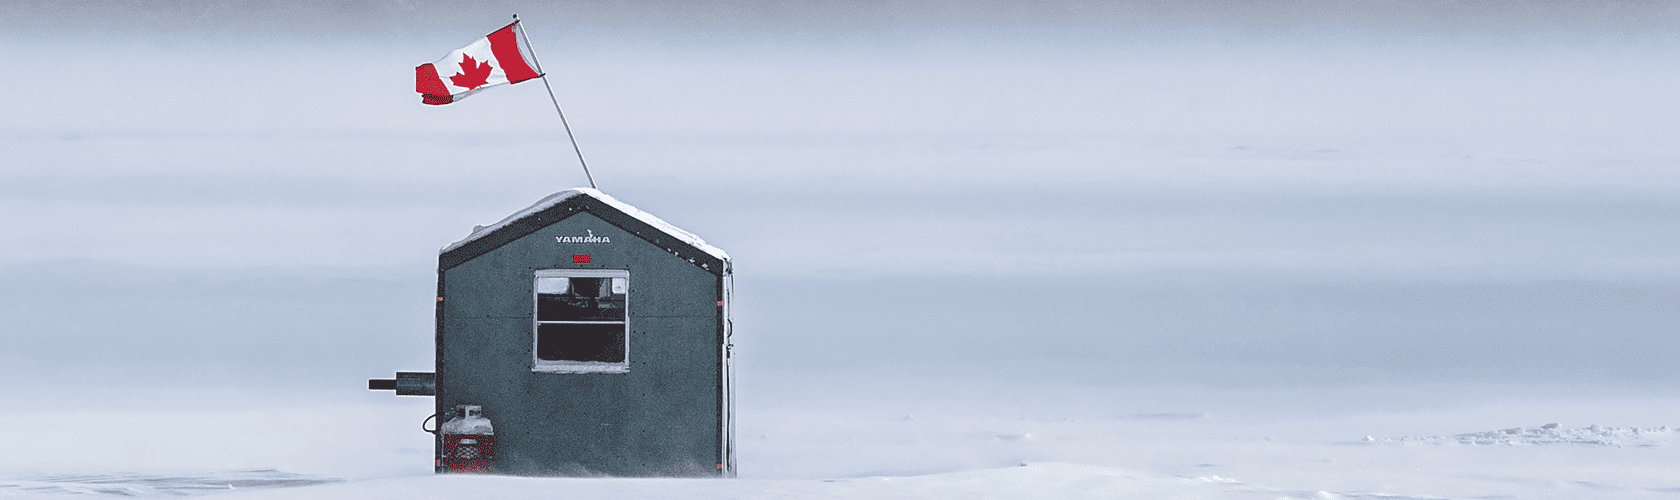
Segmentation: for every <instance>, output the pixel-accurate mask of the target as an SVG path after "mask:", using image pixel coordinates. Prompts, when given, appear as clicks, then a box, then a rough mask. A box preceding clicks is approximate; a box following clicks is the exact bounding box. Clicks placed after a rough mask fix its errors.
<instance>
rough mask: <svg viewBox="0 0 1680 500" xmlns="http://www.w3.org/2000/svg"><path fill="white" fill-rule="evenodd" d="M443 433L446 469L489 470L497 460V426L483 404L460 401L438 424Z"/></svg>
mask: <svg viewBox="0 0 1680 500" xmlns="http://www.w3.org/2000/svg"><path fill="white" fill-rule="evenodd" d="M438 431H439V433H440V434H441V435H442V436H443V438H442V439H443V462H442V463H441V464H439V465H441V466H442V470H443V472H477V473H488V472H490V469H491V467H492V466H494V465H495V463H496V436H495V434H496V429H495V427H494V426H492V425H490V419H488V418H484V407H482V406H478V405H460V406H456V407H455V412H453V418H450V419H449V421H447V422H444V423H443V425H442V426H440V427H439V428H438Z"/></svg>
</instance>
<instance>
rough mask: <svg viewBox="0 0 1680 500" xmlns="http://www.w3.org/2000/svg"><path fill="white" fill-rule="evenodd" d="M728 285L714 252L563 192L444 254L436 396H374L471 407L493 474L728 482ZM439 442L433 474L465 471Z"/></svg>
mask: <svg viewBox="0 0 1680 500" xmlns="http://www.w3.org/2000/svg"><path fill="white" fill-rule="evenodd" d="M730 287H731V268H730V262H729V256H728V254H726V253H724V252H723V250H721V249H718V248H717V247H713V246H711V245H708V244H706V243H705V242H704V241H702V240H701V239H700V238H699V237H696V236H695V235H693V234H691V233H689V232H687V231H683V230H682V229H678V228H677V227H676V226H673V225H671V224H669V223H666V222H665V221H663V220H660V219H659V218H658V217H654V216H653V215H651V214H648V213H647V212H643V211H641V210H638V209H636V208H635V207H632V206H630V205H627V204H625V203H623V202H620V201H618V200H616V199H614V198H612V197H611V196H607V195H606V194H604V193H602V192H600V191H597V190H594V189H587V188H579V189H571V190H567V191H562V192H559V193H556V194H554V195H551V196H549V197H547V198H544V199H542V200H541V201H538V202H537V203H536V204H535V205H532V206H531V207H529V208H526V209H525V210H521V211H519V212H518V213H515V214H513V215H511V216H509V217H507V218H506V219H503V220H502V221H501V222H497V223H495V224H492V225H490V226H480V227H477V228H474V230H473V232H472V234H471V235H469V236H467V238H466V239H463V240H461V241H458V242H455V243H453V244H451V245H449V246H447V247H444V248H443V250H442V252H441V254H440V255H439V258H438V299H437V300H438V302H437V365H436V370H437V371H436V372H435V378H434V379H433V380H432V382H433V384H434V385H433V387H429V388H422V387H421V386H422V385H424V384H423V382H425V381H426V380H425V379H427V378H432V377H428V375H430V374H423V373H415V374H398V378H397V380H395V381H370V387H376V386H378V387H377V388H391V389H398V393H399V394H405V393H406V394H416V395H420V394H425V393H427V392H430V393H432V395H435V396H436V398H437V412H438V415H440V416H441V417H440V421H441V420H447V419H448V418H450V415H453V414H456V413H459V412H457V411H456V409H457V408H461V407H464V406H477V407H480V408H482V410H481V414H482V417H483V418H485V419H488V420H489V421H490V422H492V423H493V424H494V435H493V438H490V439H488V440H489V442H490V443H493V448H487V449H485V450H482V451H483V452H486V453H491V454H492V455H493V459H492V460H490V461H488V462H487V463H488V467H487V468H488V470H490V471H493V472H496V473H502V474H515V475H531V476H550V475H558V476H591V475H607V476H726V477H727V476H733V475H734V473H735V459H734V453H733V449H732V445H733V430H734V425H733V421H732V409H731V404H732V396H731V389H730V378H731V377H730V355H729V348H730V344H729V336H730V323H729V299H730ZM405 378H406V379H407V380H405ZM376 382H378V384H376ZM386 386H389V387H386ZM399 386H403V387H399ZM405 387H406V388H407V389H408V390H407V392H405V391H404V390H403V389H404V388H405ZM428 389H430V390H428ZM448 438H449V436H445V435H441V434H440V437H439V441H438V446H437V453H438V458H439V462H438V469H439V472H447V471H450V470H473V469H450V468H448V467H446V464H447V463H449V461H450V460H451V459H452V458H458V457H454V456H452V455H450V454H449V453H454V452H456V451H457V448H458V446H457V443H454V442H448V443H446V442H445V441H447V440H448ZM487 438H489V437H488V436H487ZM469 441H473V442H478V441H484V439H480V440H469ZM477 452H478V451H474V453H477Z"/></svg>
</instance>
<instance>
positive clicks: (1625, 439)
mask: <svg viewBox="0 0 1680 500" xmlns="http://www.w3.org/2000/svg"><path fill="white" fill-rule="evenodd" d="M1673 437H1674V431H1673V430H1672V429H1669V427H1668V426H1666V425H1665V426H1662V427H1603V426H1599V425H1590V426H1587V427H1582V428H1579V429H1563V428H1560V427H1559V426H1558V424H1555V423H1552V424H1546V425H1542V426H1540V427H1529V428H1522V427H1513V428H1510V429H1499V430H1495V431H1483V432H1471V433H1466V434H1456V435H1452V436H1428V437H1400V438H1384V439H1377V438H1373V437H1370V436H1366V437H1365V442H1368V443H1372V442H1378V443H1405V444H1412V443H1419V444H1468V445H1497V444H1503V445H1539V444H1579V445H1589V446H1612V447H1617V448H1622V447H1650V446H1662V445H1665V444H1668V442H1669V441H1672V440H1673Z"/></svg>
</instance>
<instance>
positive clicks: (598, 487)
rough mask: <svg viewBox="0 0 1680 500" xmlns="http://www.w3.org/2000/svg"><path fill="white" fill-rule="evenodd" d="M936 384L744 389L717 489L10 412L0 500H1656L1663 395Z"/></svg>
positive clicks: (413, 405) (350, 412) (1666, 484)
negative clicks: (492, 468)
mask: <svg viewBox="0 0 1680 500" xmlns="http://www.w3.org/2000/svg"><path fill="white" fill-rule="evenodd" d="M806 382H810V383H817V384H821V383H822V381H821V380H809V379H808V380H806ZM831 382H832V380H831ZM937 385H939V383H932V384H917V383H910V384H907V387H901V388H880V389H879V390H876V391H871V390H869V388H870V387H877V388H879V387H880V386H875V385H874V384H865V383H860V384H858V385H857V386H853V387H842V386H836V385H831V386H829V387H828V389H831V390H824V391H807V392H802V393H801V392H790V391H786V390H777V389H776V388H775V387H772V386H771V385H770V384H763V385H761V386H760V387H759V389H760V392H759V393H756V394H744V395H743V400H744V401H743V407H742V409H741V426H740V428H739V434H740V436H741V440H740V442H739V447H740V469H741V474H740V476H741V477H740V478H738V479H733V480H705V479H645V478H643V479H633V478H615V479H599V478H591V479H577V478H518V477H486V476H436V475H433V474H431V472H430V467H429V465H430V449H429V436H428V435H427V434H425V433H422V432H421V431H420V430H419V429H418V425H419V424H418V422H419V419H420V418H422V417H423V416H424V415H425V414H426V410H427V408H426V404H427V403H429V399H427V398H400V399H399V398H391V397H389V396H388V395H383V394H379V393H376V394H369V395H367V396H368V397H367V399H366V400H365V401H363V402H356V401H354V400H352V399H347V398H344V397H343V396H344V395H342V394H340V395H335V396H331V397H323V398H322V399H323V400H334V401H340V403H335V404H331V405H319V406H311V405H307V404H297V405H291V406H284V405H282V406H274V405H254V406H249V407H243V408H234V409H207V408H208V407H199V408H196V409H191V408H189V409H169V408H158V409H151V410H131V411H118V410H109V409H107V410H88V409H52V410H39V411H15V410H14V411H8V412H5V413H4V414H0V418H3V419H4V421H5V422H6V427H5V430H4V431H0V441H3V442H5V443H7V447H8V448H9V449H10V450H12V451H11V452H9V453H6V454H4V456H3V458H0V471H3V472H0V498H52V499H57V498H115V497H119V496H121V497H141V498H147V497H151V498H170V497H177V496H214V497H217V498H226V499H229V500H231V499H235V498H345V499H350V498H355V499H366V498H391V499H399V498H401V499H406V498H650V499H651V498H858V499H865V498H1022V499H1025V498H1140V499H1142V498H1148V499H1161V498H1231V499H1279V498H1288V499H1323V498H1390V499H1393V498H1417V499H1423V498H1429V499H1435V498H1463V499H1470V498H1525V499H1526V498H1542V499H1543V498H1675V497H1680V476H1677V475H1675V474H1674V473H1673V471H1674V470H1677V469H1680V443H1676V442H1675V441H1676V440H1677V439H1680V431H1676V430H1674V428H1673V424H1675V423H1676V422H1674V421H1672V420H1669V419H1670V418H1671V417H1672V416H1674V415H1676V414H1680V413H1677V412H1676V410H1680V395H1677V394H1672V393H1661V392H1653V391H1652V390H1650V389H1648V388H1647V389H1641V388H1637V387H1634V388H1630V387H1626V386H1621V387H1616V386H1606V385H1596V386H1595V385H1585V384H1583V385H1566V384H1530V385H1522V384H1516V385H1512V384H1471V383H1458V384H1434V385H1432V384H1363V385H1352V384H1349V385H1335V384H1318V385H1310V384H1309V385H1300V384H1295V385H1287V384H1272V385H1256V386H1250V387H1214V386H1207V385H1175V386H1141V385H1134V386H1119V387H1116V386H1107V387H1080V386H1073V385H1043V384H1037V385H1035V384H1024V383H1023V384H1010V383H996V384H975V385H967V386H951V387H949V390H946V391H939V390H937V387H935V386H937ZM860 394H874V396H873V397H870V398H867V399H863V400H860V399H858V398H859V396H858V395H860Z"/></svg>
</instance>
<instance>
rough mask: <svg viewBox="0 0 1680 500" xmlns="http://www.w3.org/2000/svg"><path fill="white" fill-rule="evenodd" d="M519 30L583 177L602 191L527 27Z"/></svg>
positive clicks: (516, 15)
mask: <svg viewBox="0 0 1680 500" xmlns="http://www.w3.org/2000/svg"><path fill="white" fill-rule="evenodd" d="M513 24H515V25H518V24H519V14H514V15H513ZM518 28H519V39H520V40H521V41H523V42H525V49H526V50H527V51H529V52H530V53H531V64H535V65H536V66H537V74H538V75H542V76H541V77H540V78H542V81H543V88H545V89H548V100H549V102H553V103H554V112H555V113H559V114H560V125H561V126H563V127H566V138H567V139H571V140H572V151H576V152H577V157H578V164H579V165H583V176H584V177H587V178H588V179H589V187H590V188H592V189H600V188H597V187H595V176H594V175H590V173H589V162H586V161H583V149H581V148H578V143H577V137H576V136H573V135H572V126H571V124H568V123H566V112H565V111H561V110H560V100H559V99H555V98H554V87H550V86H549V85H548V73H545V72H543V69H542V61H538V60H537V49H535V48H532V47H531V39H530V37H527V36H525V27H524V26H518Z"/></svg>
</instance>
